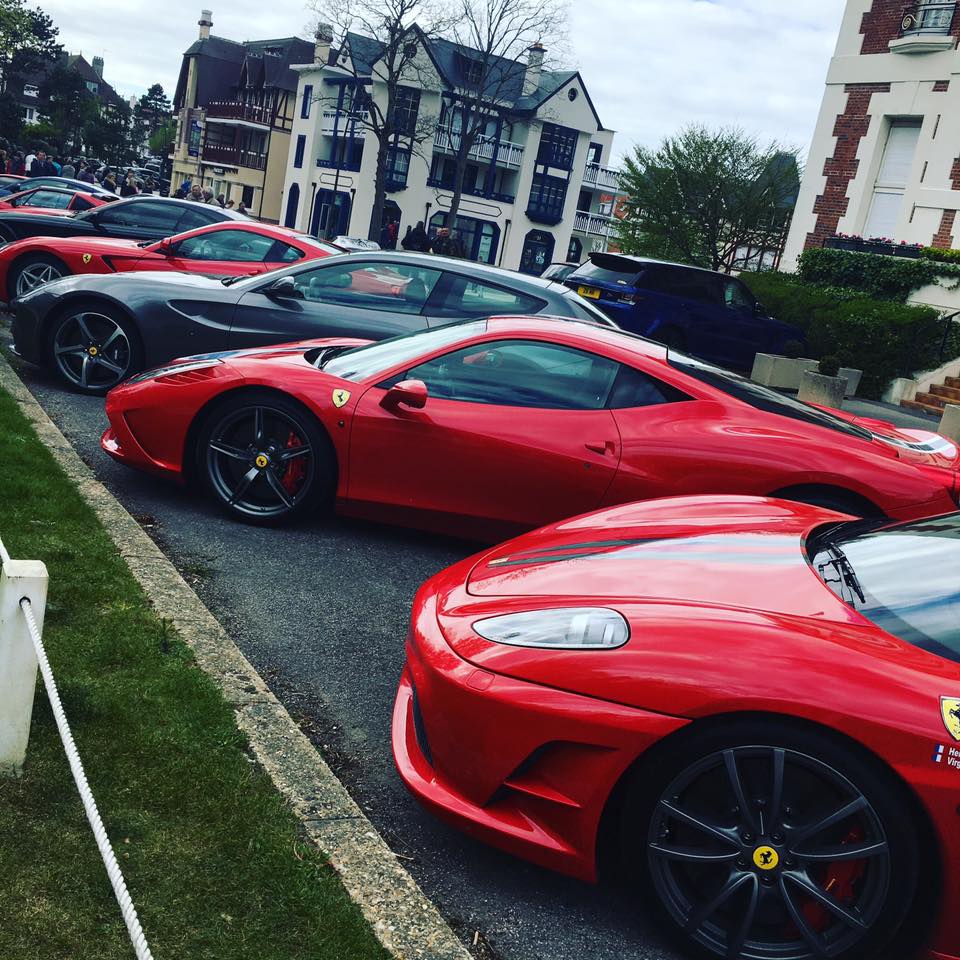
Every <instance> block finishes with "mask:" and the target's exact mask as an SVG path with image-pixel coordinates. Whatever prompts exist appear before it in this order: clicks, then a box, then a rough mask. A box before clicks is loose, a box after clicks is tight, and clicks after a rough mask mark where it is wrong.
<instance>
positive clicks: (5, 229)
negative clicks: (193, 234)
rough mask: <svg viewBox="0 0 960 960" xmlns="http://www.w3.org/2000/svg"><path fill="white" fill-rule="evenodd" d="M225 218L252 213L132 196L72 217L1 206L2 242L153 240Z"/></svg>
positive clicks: (246, 220)
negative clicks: (86, 239) (33, 240)
mask: <svg viewBox="0 0 960 960" xmlns="http://www.w3.org/2000/svg"><path fill="white" fill-rule="evenodd" d="M109 196H111V197H112V196H113V194H109ZM225 220H240V221H243V222H249V217H245V216H244V215H243V214H242V213H236V212H234V211H233V210H222V209H221V208H220V207H218V206H215V205H211V204H203V203H194V202H193V201H190V200H175V199H172V198H167V197H153V196H145V197H129V198H128V199H126V200H117V201H116V202H113V203H110V204H108V205H106V206H103V207H98V208H97V209H96V210H85V211H84V212H82V213H78V214H76V216H73V217H64V216H58V215H57V214H53V213H17V212H16V211H13V210H0V242H7V243H12V242H13V241H14V240H24V239H26V238H28V237H89V238H93V237H119V238H121V239H127V240H146V241H148V242H152V241H154V240H162V239H163V238H164V237H170V236H173V235H174V234H175V233H182V232H183V231H184V230H192V229H193V228H194V227H204V226H206V225H207V224H208V223H221V222H223V221H225Z"/></svg>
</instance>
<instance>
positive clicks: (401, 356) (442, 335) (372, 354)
mask: <svg viewBox="0 0 960 960" xmlns="http://www.w3.org/2000/svg"><path fill="white" fill-rule="evenodd" d="M486 328H487V321H486V320H471V321H469V322H467V323H454V324H450V325H448V326H444V327H437V328H436V329H435V330H418V331H417V332H416V333H405V334H403V335H401V336H399V337H391V338H390V339H389V340H381V341H380V342H379V343H372V344H370V345H369V346H366V347H355V348H354V349H353V350H348V351H347V352H346V353H341V354H339V355H337V356H335V357H333V358H332V359H331V360H328V361H327V362H326V363H323V361H322V359H321V369H322V370H324V371H325V372H326V373H332V374H333V375H334V376H335V377H341V378H342V379H343V380H353V381H355V382H356V381H359V380H366V379H367V378H369V377H373V376H379V375H380V374H381V373H386V372H387V371H388V370H392V369H393V368H394V367H396V366H399V365H401V364H404V363H408V362H412V361H414V360H419V359H420V358H421V357H423V356H425V355H426V354H429V353H432V352H433V351H434V350H437V349H439V348H441V347H446V346H448V345H451V344H455V343H460V342H461V341H463V340H469V339H470V337H473V336H476V335H477V334H478V333H483V331H484V330H485V329H486Z"/></svg>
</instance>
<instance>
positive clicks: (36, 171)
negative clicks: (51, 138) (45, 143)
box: [30, 150, 57, 177]
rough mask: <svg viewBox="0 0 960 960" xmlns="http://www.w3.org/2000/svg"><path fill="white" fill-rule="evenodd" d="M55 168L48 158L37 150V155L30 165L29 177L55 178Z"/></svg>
mask: <svg viewBox="0 0 960 960" xmlns="http://www.w3.org/2000/svg"><path fill="white" fill-rule="evenodd" d="M56 175H57V168H56V167H55V166H54V165H53V163H52V161H51V160H50V158H49V157H48V156H47V155H46V154H45V153H44V152H43V151H42V150H38V151H37V155H36V156H35V157H34V158H33V163H32V164H30V176H31V177H55V176H56Z"/></svg>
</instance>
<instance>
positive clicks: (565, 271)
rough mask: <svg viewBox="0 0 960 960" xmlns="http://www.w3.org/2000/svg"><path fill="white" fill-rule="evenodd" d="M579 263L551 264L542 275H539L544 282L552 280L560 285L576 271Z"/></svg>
mask: <svg viewBox="0 0 960 960" xmlns="http://www.w3.org/2000/svg"><path fill="white" fill-rule="evenodd" d="M579 266H580V264H579V263H551V264H550V266H548V267H547V269H546V270H544V271H543V273H541V274H540V276H541V277H543V279H544V280H553V281H554V282H555V283H562V282H563V281H564V280H566V279H567V277H569V276H570V274H571V273H573V271H574V270H576V269H578V268H579Z"/></svg>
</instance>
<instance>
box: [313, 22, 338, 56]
mask: <svg viewBox="0 0 960 960" xmlns="http://www.w3.org/2000/svg"><path fill="white" fill-rule="evenodd" d="M314 39H315V43H314V46H313V62H314V63H319V64H322V65H323V66H326V65H327V63H328V62H329V60H330V44H331V43H333V27H332V26H330V24H329V23H318V24H317V32H316V33H315V34H314Z"/></svg>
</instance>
